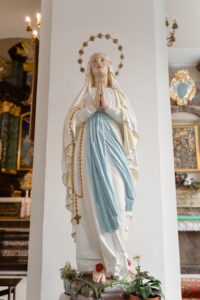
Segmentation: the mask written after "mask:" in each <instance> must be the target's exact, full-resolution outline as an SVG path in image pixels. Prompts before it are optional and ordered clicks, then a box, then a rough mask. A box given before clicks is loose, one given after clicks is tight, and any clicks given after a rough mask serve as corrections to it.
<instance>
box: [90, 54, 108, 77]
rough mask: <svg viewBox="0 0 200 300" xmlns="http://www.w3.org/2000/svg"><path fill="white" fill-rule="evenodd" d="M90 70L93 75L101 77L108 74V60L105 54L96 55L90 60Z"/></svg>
mask: <svg viewBox="0 0 200 300" xmlns="http://www.w3.org/2000/svg"><path fill="white" fill-rule="evenodd" d="M90 68H91V71H92V74H93V75H94V76H95V75H100V74H102V75H103V74H107V73H108V60H107V57H106V56H105V54H103V53H95V54H94V55H92V56H91V58H90Z"/></svg>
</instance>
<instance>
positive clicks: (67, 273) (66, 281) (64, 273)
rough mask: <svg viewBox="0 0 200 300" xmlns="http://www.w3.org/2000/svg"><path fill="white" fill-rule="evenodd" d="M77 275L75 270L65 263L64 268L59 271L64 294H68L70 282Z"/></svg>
mask: <svg viewBox="0 0 200 300" xmlns="http://www.w3.org/2000/svg"><path fill="white" fill-rule="evenodd" d="M77 275H78V274H77V270H76V269H74V268H73V267H72V266H71V264H70V263H69V262H66V264H65V266H64V267H63V268H61V269H60V276H61V279H63V285H64V290H65V294H69V293H70V284H71V281H72V280H73V279H75V278H76V277H77Z"/></svg>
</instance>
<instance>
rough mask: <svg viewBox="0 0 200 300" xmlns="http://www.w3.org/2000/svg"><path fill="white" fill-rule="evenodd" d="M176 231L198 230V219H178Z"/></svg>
mask: <svg viewBox="0 0 200 300" xmlns="http://www.w3.org/2000/svg"><path fill="white" fill-rule="evenodd" d="M178 231H200V221H178Z"/></svg>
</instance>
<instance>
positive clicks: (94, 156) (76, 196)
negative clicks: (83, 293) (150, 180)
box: [62, 53, 138, 283]
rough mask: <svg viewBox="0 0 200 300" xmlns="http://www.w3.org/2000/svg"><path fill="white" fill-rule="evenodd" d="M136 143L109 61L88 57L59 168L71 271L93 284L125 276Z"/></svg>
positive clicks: (133, 125)
mask: <svg viewBox="0 0 200 300" xmlns="http://www.w3.org/2000/svg"><path fill="white" fill-rule="evenodd" d="M137 139H138V133H137V128H136V118H135V115H134V112H133V110H132V108H131V106H130V103H129V100H128V99H127V97H126V96H125V94H124V93H123V92H122V90H121V89H120V87H119V85H118V82H117V80H116V76H115V74H114V72H113V68H112V64H111V61H110V59H109V58H108V56H107V55H105V54H103V53H94V54H93V55H92V56H91V57H90V59H89V62H88V66H87V72H86V81H85V85H84V87H83V89H82V91H81V92H80V94H79V96H78V97H77V99H76V101H75V103H74V104H73V105H72V107H71V109H70V110H69V112H68V114H67V117H66V120H65V125H64V145H63V160H62V165H63V182H64V184H65V185H66V188H67V205H66V207H67V209H69V210H70V211H71V213H72V227H73V231H72V236H73V237H74V238H75V241H76V258H77V268H78V271H80V272H84V273H93V280H94V281H95V282H100V283H103V282H105V281H106V278H114V279H125V278H127V276H128V273H129V260H128V255H127V253H126V250H125V247H124V244H125V240H126V238H127V234H128V230H129V222H130V220H131V218H132V207H133V202H134V199H135V183H136V179H137V157H136V143H137ZM100 266H101V268H100Z"/></svg>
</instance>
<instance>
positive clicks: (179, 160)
mask: <svg viewBox="0 0 200 300" xmlns="http://www.w3.org/2000/svg"><path fill="white" fill-rule="evenodd" d="M172 130H173V146H174V167H175V171H176V172H181V173H183V172H200V154H199V130H198V125H197V124H173V125H172Z"/></svg>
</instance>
